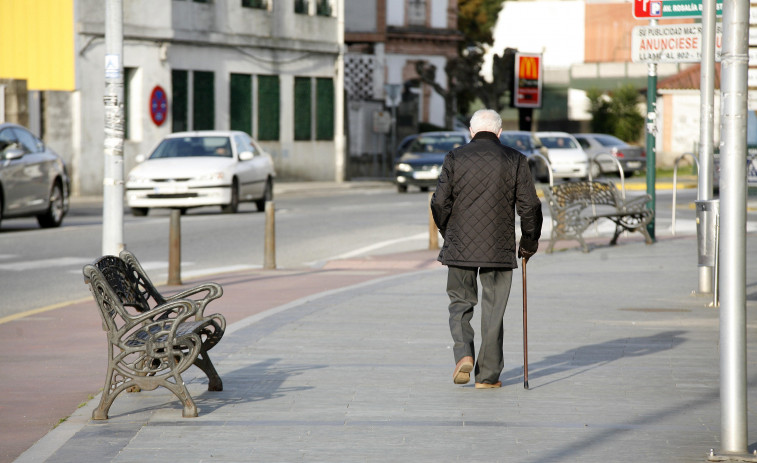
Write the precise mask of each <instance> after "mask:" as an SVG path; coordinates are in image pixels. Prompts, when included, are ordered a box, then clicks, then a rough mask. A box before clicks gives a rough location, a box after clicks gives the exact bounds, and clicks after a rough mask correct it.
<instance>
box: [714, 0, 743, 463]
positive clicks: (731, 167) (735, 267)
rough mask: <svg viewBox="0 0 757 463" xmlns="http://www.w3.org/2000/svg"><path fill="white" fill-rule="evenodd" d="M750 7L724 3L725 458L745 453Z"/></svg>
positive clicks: (740, 1) (739, 2)
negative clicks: (726, 454) (727, 454)
mask: <svg viewBox="0 0 757 463" xmlns="http://www.w3.org/2000/svg"><path fill="white" fill-rule="evenodd" d="M748 31H749V2H745V1H743V0H724V1H723V52H722V57H721V70H722V74H721V76H722V78H721V87H720V88H721V114H722V118H721V124H722V127H721V139H722V145H721V146H722V149H721V156H720V158H721V161H720V168H721V174H720V178H721V182H720V202H721V207H720V237H721V238H722V239H721V240H720V246H721V248H720V258H721V262H722V266H721V267H720V272H719V273H720V275H719V286H720V292H721V298H720V404H721V442H722V445H723V449H722V450H723V451H724V452H726V453H746V450H747V443H748V442H747V417H746V411H747V402H746V386H747V381H746V231H745V230H746V133H747V132H746V128H747V125H746V119H747V117H746V116H747V68H748Z"/></svg>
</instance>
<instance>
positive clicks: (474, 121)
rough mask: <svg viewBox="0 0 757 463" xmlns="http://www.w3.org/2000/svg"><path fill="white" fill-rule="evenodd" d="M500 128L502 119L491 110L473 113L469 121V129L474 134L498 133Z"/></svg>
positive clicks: (480, 110)
mask: <svg viewBox="0 0 757 463" xmlns="http://www.w3.org/2000/svg"><path fill="white" fill-rule="evenodd" d="M501 128H502V118H501V117H500V116H499V113H497V111H494V110H493V109H479V110H478V111H476V112H475V113H473V117H471V119H470V129H471V131H472V132H473V133H474V134H476V133H478V132H492V133H494V134H496V133H498V132H499V130H500V129H501Z"/></svg>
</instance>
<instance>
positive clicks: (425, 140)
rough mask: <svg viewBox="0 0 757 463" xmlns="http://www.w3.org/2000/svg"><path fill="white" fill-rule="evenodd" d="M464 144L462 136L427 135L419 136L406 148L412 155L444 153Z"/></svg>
mask: <svg viewBox="0 0 757 463" xmlns="http://www.w3.org/2000/svg"><path fill="white" fill-rule="evenodd" d="M464 144H465V137H464V136H462V135H429V136H423V135H421V136H419V137H418V138H416V139H415V140H413V143H411V144H410V146H409V147H408V149H407V150H408V151H410V152H413V153H446V152H448V151H451V150H452V149H454V148H457V147H458V146H461V145H464Z"/></svg>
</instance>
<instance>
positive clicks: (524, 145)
mask: <svg viewBox="0 0 757 463" xmlns="http://www.w3.org/2000/svg"><path fill="white" fill-rule="evenodd" d="M499 141H501V142H502V144H503V145H505V146H509V147H510V148H515V149H516V150H518V151H528V150H529V149H530V147H531V140H530V137H529V136H528V135H524V134H519V133H502V135H500V136H499Z"/></svg>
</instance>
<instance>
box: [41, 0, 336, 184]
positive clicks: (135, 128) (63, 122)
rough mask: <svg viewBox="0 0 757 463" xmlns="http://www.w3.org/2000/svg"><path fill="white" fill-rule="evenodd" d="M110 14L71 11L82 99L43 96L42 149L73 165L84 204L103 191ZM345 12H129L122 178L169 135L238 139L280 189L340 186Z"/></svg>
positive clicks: (239, 3)
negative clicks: (290, 182)
mask: <svg viewBox="0 0 757 463" xmlns="http://www.w3.org/2000/svg"><path fill="white" fill-rule="evenodd" d="M340 1H341V0H340ZM106 3H107V2H105V1H102V0H73V2H72V5H73V8H74V25H73V27H74V34H73V37H74V39H73V40H74V51H75V53H74V56H73V57H72V59H73V60H74V62H75V63H74V67H75V88H74V89H73V90H72V91H44V89H43V91H41V92H39V94H40V95H42V96H41V98H39V100H40V102H39V104H40V110H39V114H40V117H41V119H42V122H41V126H42V127H43V131H44V139H45V140H46V141H47V142H48V143H49V144H50V145H51V146H52V147H53V148H54V149H55V150H56V151H58V152H59V153H60V154H61V155H62V156H63V157H64V158H65V159H66V160H67V162H68V164H69V167H70V170H71V171H72V177H73V178H72V180H73V182H72V183H73V185H72V187H73V190H74V193H78V194H81V195H92V194H99V193H101V191H102V178H103V165H104V154H103V153H104V147H103V144H104V138H105V136H104V112H105V111H104V104H103V96H104V91H105V85H104V75H105V71H104V69H105V4H106ZM337 6H338V5H337V0H213V1H208V0H161V1H154V0H126V1H124V2H123V9H124V10H123V66H124V98H123V104H124V109H125V120H124V129H125V141H124V170H125V171H126V172H128V171H129V169H130V168H131V167H133V166H134V164H135V157H136V156H137V155H138V154H147V153H149V151H150V150H151V148H152V147H153V146H154V145H155V144H156V143H157V142H159V141H160V139H161V138H162V137H163V136H165V135H167V134H169V133H171V132H175V131H182V130H201V129H221V130H223V129H236V130H244V131H245V132H247V133H249V134H251V135H252V136H253V137H255V138H257V139H258V140H259V141H260V142H261V145H262V146H263V147H264V148H265V149H266V150H267V151H269V152H270V153H271V155H272V156H273V158H274V163H275V167H276V171H277V175H278V177H279V178H283V179H301V180H334V179H335V178H338V177H339V175H340V173H339V172H338V169H339V168H340V162H339V160H338V156H337V155H335V153H336V143H335V139H336V137H337V134H338V133H340V131H339V130H338V127H337V124H338V123H339V121H341V120H342V116H341V112H340V111H341V109H340V107H339V106H341V105H338V104H337V101H338V100H337V98H336V92H337V89H338V88H341V87H340V85H338V84H339V82H338V79H339V78H341V77H340V76H339V66H338V64H339V58H340V53H341V46H340V43H341V41H340V36H339V34H338V27H339V25H340V21H339V18H338V17H337V13H338V11H339V9H338V8H337ZM30 93H35V92H30ZM161 96H162V97H163V98H164V99H161ZM156 103H157V104H158V106H159V105H160V104H165V105H166V106H165V107H166V109H167V111H166V112H165V113H161V111H160V109H156V106H155V105H156ZM34 112H35V111H33V110H30V113H34ZM30 125H31V124H30Z"/></svg>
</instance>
